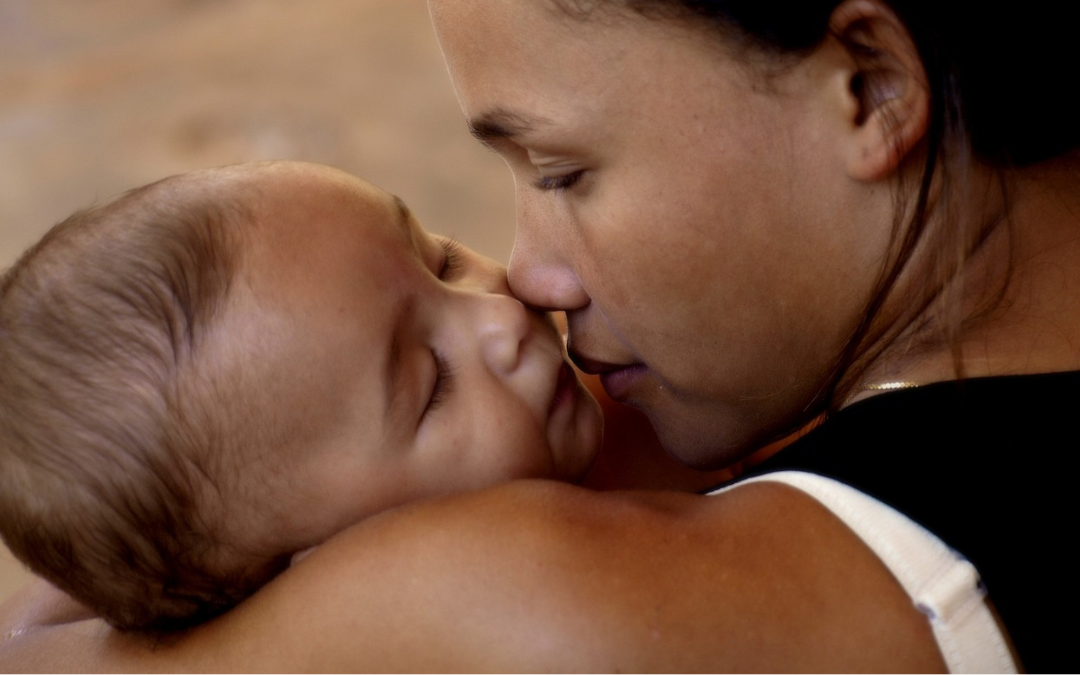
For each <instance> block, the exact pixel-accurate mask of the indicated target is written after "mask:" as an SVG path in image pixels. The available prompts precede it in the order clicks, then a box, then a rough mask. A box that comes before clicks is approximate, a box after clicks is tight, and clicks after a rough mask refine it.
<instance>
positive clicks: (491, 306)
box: [480, 293, 533, 374]
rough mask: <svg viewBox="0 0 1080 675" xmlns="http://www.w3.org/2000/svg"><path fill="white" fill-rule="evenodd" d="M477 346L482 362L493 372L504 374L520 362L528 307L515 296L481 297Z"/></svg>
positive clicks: (528, 327) (529, 327)
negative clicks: (480, 352)
mask: <svg viewBox="0 0 1080 675" xmlns="http://www.w3.org/2000/svg"><path fill="white" fill-rule="evenodd" d="M482 302H483V305H484V306H483V309H482V311H481V313H480V343H481V344H480V348H481V350H482V351H483V357H484V362H485V363H486V364H487V366H488V368H490V369H491V370H492V371H493V372H496V373H500V374H508V373H511V372H513V371H514V369H516V368H517V367H518V365H519V364H520V362H521V352H522V347H523V346H524V344H525V341H526V339H527V338H528V337H529V333H530V332H531V331H532V325H533V322H532V320H531V319H530V317H529V310H527V309H525V305H523V304H521V301H519V300H517V299H516V298H514V297H512V296H509V295H503V294H500V293H490V294H488V295H485V296H484V297H483V299H482Z"/></svg>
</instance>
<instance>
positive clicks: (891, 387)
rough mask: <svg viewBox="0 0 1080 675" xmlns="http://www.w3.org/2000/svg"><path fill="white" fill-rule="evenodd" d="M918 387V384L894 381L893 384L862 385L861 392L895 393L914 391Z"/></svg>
mask: <svg viewBox="0 0 1080 675" xmlns="http://www.w3.org/2000/svg"><path fill="white" fill-rule="evenodd" d="M918 386H919V383H918V382H904V381H902V380H895V381H893V382H875V383H874V384H864V385H863V386H862V389H863V391H896V390H897V389H914V388H916V387H918Z"/></svg>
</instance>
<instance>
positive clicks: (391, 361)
mask: <svg viewBox="0 0 1080 675" xmlns="http://www.w3.org/2000/svg"><path fill="white" fill-rule="evenodd" d="M403 318H404V317H403V316H402V315H401V314H400V313H399V315H398V316H396V317H394V323H393V324H392V325H393V327H394V328H393V332H392V333H391V335H390V348H389V350H388V351H387V354H386V368H385V369H383V391H384V392H386V407H385V408H384V414H383V417H384V418H385V419H387V421H389V417H390V415H391V413H392V412H393V410H394V403H395V401H396V400H397V398H398V394H399V393H400V392H401V386H400V385H399V379H398V378H399V377H400V375H401V337H402V336H401V331H402V326H403V321H402V319H403Z"/></svg>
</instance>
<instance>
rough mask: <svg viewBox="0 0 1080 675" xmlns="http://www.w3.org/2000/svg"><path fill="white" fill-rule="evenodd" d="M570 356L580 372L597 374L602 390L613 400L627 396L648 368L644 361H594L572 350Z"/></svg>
mask: <svg viewBox="0 0 1080 675" xmlns="http://www.w3.org/2000/svg"><path fill="white" fill-rule="evenodd" d="M570 358H571V359H572V360H573V361H574V364H575V365H576V366H577V367H578V368H580V369H581V370H582V372H586V373H589V374H590V375H599V376H600V384H602V385H603V386H604V391H606V392H607V394H608V396H610V397H611V398H612V399H613V400H615V401H619V402H622V401H625V400H626V399H627V398H629V396H630V394H631V390H632V389H633V388H634V387H635V385H637V383H638V382H639V381H640V380H641V378H642V377H644V376H645V373H646V372H648V368H647V367H646V366H645V364H644V363H625V364H618V363H606V362H603V361H595V360H593V359H590V358H589V357H587V356H582V355H581V354H579V353H576V352H573V351H571V352H570Z"/></svg>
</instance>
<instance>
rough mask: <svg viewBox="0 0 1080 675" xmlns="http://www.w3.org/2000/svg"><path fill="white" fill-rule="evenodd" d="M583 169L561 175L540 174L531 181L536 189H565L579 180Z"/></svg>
mask: <svg viewBox="0 0 1080 675" xmlns="http://www.w3.org/2000/svg"><path fill="white" fill-rule="evenodd" d="M584 173H585V172H584V171H574V172H572V173H568V174H565V175H562V176H540V177H539V178H537V179H536V181H534V182H533V186H534V187H535V188H536V189H537V190H545V191H548V190H566V189H568V188H571V187H573V186H574V184H575V183H577V182H578V181H579V180H581V176H582V174H584Z"/></svg>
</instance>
